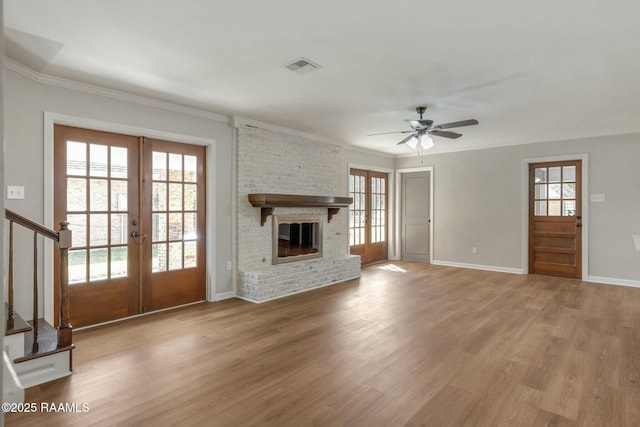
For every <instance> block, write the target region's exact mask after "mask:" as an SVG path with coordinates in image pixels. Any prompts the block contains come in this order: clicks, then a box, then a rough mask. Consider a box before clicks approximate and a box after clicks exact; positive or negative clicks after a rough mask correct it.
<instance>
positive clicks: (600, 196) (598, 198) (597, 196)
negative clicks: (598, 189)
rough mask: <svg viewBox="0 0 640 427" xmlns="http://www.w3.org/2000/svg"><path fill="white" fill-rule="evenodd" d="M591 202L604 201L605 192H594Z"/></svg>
mask: <svg viewBox="0 0 640 427" xmlns="http://www.w3.org/2000/svg"><path fill="white" fill-rule="evenodd" d="M591 203H604V194H592V195H591Z"/></svg>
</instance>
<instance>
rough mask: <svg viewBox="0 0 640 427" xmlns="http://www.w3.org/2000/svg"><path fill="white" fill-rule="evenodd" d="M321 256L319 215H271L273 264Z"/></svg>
mask: <svg viewBox="0 0 640 427" xmlns="http://www.w3.org/2000/svg"><path fill="white" fill-rule="evenodd" d="M321 257H322V216H321V215H297V216H293V215H276V216H274V217H273V264H274V265H275V264H279V263H282V262H291V261H298V260H302V259H309V258H321Z"/></svg>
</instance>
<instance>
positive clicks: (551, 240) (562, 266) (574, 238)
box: [529, 160, 582, 279]
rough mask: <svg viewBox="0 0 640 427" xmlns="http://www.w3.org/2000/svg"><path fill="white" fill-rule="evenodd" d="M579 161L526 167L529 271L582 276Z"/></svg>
mask: <svg viewBox="0 0 640 427" xmlns="http://www.w3.org/2000/svg"><path fill="white" fill-rule="evenodd" d="M581 177H582V162H581V161H580V160H574V161H562V162H548V163H533V164H530V165H529V272H530V273H537V274H545V275H549V276H561V277H571V278H576V279H580V278H581V277H582V200H581V194H582V190H581V187H582V182H581Z"/></svg>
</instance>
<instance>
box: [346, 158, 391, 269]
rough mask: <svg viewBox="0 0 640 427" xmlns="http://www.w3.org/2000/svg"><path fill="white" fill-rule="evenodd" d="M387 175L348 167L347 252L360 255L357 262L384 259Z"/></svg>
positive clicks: (367, 262) (385, 257) (386, 250)
mask: <svg viewBox="0 0 640 427" xmlns="http://www.w3.org/2000/svg"><path fill="white" fill-rule="evenodd" d="M387 194H388V175H387V174H386V173H383V172H375V171H367V170H362V169H351V172H350V174H349V195H350V196H351V197H353V203H352V205H351V206H350V208H349V246H350V252H351V253H352V254H354V255H360V259H361V263H362V264H363V265H364V264H371V263H374V262H380V261H386V260H387V258H388V244H387V205H388V198H387Z"/></svg>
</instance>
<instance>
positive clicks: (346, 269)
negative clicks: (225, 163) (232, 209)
mask: <svg viewBox="0 0 640 427" xmlns="http://www.w3.org/2000/svg"><path fill="white" fill-rule="evenodd" d="M237 143H238V151H237V153H238V157H237V161H238V165H237V166H238V167H237V174H238V176H237V182H238V191H237V194H238V209H237V227H238V230H237V236H238V241H237V259H236V263H237V266H238V287H237V295H238V297H240V298H244V299H247V300H250V301H254V302H262V301H266V300H269V299H273V298H278V297H282V296H286V295H290V294H293V293H297V292H301V291H304V290H309V289H313V288H317V287H321V286H326V285H329V284H333V283H338V282H342V281H345V280H349V279H352V278H355V277H359V276H360V258H359V257H358V256H353V255H349V242H348V223H347V221H348V219H347V209H346V208H343V209H341V210H340V212H339V213H338V214H337V215H335V216H334V217H333V218H332V220H331V222H330V223H329V222H327V209H326V208H275V212H274V213H275V214H276V215H321V216H322V217H323V221H324V223H323V258H315V259H310V260H301V261H296V262H292V263H286V264H278V265H272V264H271V256H272V253H271V252H272V226H273V224H272V218H271V217H269V218H268V219H267V222H266V224H265V225H264V226H261V225H260V209H259V208H254V207H253V206H251V204H250V203H249V201H248V195H249V194H250V193H280V194H300V195H320V196H347V195H348V194H347V179H348V176H347V165H346V163H344V161H343V160H342V159H341V158H340V151H341V148H340V147H338V146H334V145H331V144H326V143H321V142H318V141H312V140H309V139H306V138H303V137H300V136H295V135H289V134H284V133H279V132H274V131H271V130H266V129H258V128H253V127H240V128H239V129H238V139H237Z"/></svg>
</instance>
